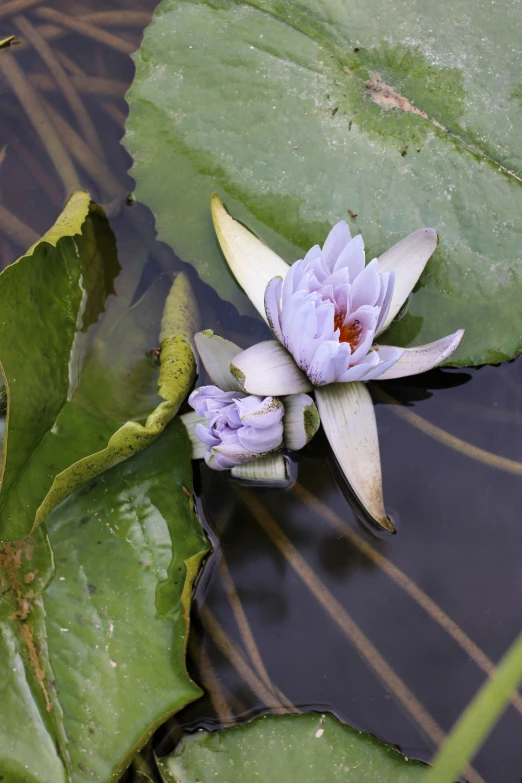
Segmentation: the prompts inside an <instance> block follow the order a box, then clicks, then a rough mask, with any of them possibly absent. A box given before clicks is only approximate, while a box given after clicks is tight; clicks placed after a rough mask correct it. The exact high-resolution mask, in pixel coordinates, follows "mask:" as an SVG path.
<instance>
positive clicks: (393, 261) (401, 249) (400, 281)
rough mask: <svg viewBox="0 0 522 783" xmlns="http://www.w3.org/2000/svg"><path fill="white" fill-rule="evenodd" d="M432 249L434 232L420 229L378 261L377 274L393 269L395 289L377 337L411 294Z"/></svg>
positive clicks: (433, 246)
mask: <svg viewBox="0 0 522 783" xmlns="http://www.w3.org/2000/svg"><path fill="white" fill-rule="evenodd" d="M436 247H437V232H436V231H435V229H434V228H420V229H419V230H418V231H414V232H413V234H410V235H409V236H407V237H406V238H405V239H401V241H400V242H397V244H396V245H394V246H393V247H391V248H390V249H389V250H387V251H386V253H383V254H382V256H380V258H379V259H378V261H379V272H391V270H392V269H395V287H394V289H393V296H392V299H391V304H390V309H389V310H388V315H387V316H386V318H385V320H384V321H383V323H382V324H381V326H380V328H379V334H380V333H381V332H384V330H385V329H387V328H388V326H389V325H390V324H391V322H392V321H393V319H394V318H395V316H396V315H397V313H398V312H399V310H400V309H401V307H402V306H403V304H404V302H405V301H406V299H407V298H408V297H409V295H410V294H411V292H412V290H413V287H414V286H415V284H416V282H417V280H418V279H419V277H420V276H421V274H422V272H423V270H424V267H425V266H426V264H427V263H428V261H429V259H430V257H431V255H432V254H433V253H434V251H435V249H436Z"/></svg>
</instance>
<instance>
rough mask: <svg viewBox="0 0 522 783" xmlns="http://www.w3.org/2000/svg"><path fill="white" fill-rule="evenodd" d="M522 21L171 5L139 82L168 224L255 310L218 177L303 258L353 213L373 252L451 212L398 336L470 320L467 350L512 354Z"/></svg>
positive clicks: (292, 2) (519, 207)
mask: <svg viewBox="0 0 522 783" xmlns="http://www.w3.org/2000/svg"><path fill="white" fill-rule="evenodd" d="M517 22H518V18H517V16H516V11H515V10H514V8H513V7H511V6H509V5H504V6H502V8H497V6H492V5H484V6H480V7H477V5H476V4H474V3H472V2H471V0H465V2H464V3H463V4H459V6H458V7H455V5H454V4H450V3H449V1H448V0H445V2H443V3H442V4H441V3H435V4H434V3H432V4H431V5H424V6H423V9H422V14H421V15H419V13H418V9H417V8H416V7H414V6H411V7H409V8H406V7H405V6H404V4H403V3H401V2H399V0H392V1H391V2H389V3H386V4H385V5H383V4H382V3H381V2H378V0H370V3H369V4H367V3H365V4H364V6H360V5H358V4H356V3H355V4H354V3H335V2H333V0H326V2H319V1H318V0H289V1H288V2H285V3H280V2H276V0H252V2H248V3H245V2H240V1H239V0H220V2H218V3H217V4H209V3H206V2H202V0H188V2H187V0H183V1H182V0H163V2H162V3H161V4H160V5H159V7H158V9H157V10H156V15H155V21H154V23H153V24H152V25H151V26H150V27H149V28H148V30H147V31H146V32H145V38H144V42H143V44H142V47H141V49H140V51H139V52H138V54H137V55H136V56H135V61H136V67H137V74H136V79H135V82H134V84H133V86H132V88H131V90H130V92H129V94H128V100H129V103H130V117H129V120H128V124H127V135H126V139H125V144H126V146H127V149H128V150H129V151H130V152H131V154H132V155H133V157H134V168H133V172H132V173H133V176H134V177H135V179H136V182H137V191H136V194H137V197H138V198H139V199H141V200H142V201H144V202H145V203H147V204H148V205H149V206H150V207H151V209H152V210H153V211H154V213H155V215H156V219H157V226H158V231H159V235H160V238H161V239H163V240H166V241H167V242H169V243H170V244H171V245H172V246H173V248H174V249H175V250H176V252H177V253H178V254H179V255H180V257H181V258H183V259H184V260H186V261H189V262H191V263H192V264H193V265H194V266H195V267H196V268H197V269H198V271H199V273H200V275H201V277H202V278H203V279H204V280H205V281H206V282H208V283H210V284H211V285H212V286H214V287H215V289H216V290H217V291H218V293H219V294H220V295H221V296H222V297H223V298H225V299H229V300H230V301H233V302H234V303H235V304H236V305H238V306H239V307H240V309H242V310H243V311H246V308H247V307H248V303H247V301H246V298H245V297H244V295H243V294H242V292H241V291H240V288H239V286H238V285H237V284H236V283H235V281H234V280H233V278H232V276H231V275H230V274H229V273H227V272H226V271H225V264H224V260H223V257H222V255H221V252H220V250H219V247H218V243H217V240H216V237H215V234H214V229H213V226H212V222H211V217H210V210H209V201H210V197H211V194H212V193H213V192H217V193H219V194H220V195H221V197H222V198H223V200H224V201H225V205H226V207H227V208H228V210H229V212H230V214H231V215H233V216H234V217H236V218H237V219H238V220H240V221H242V222H243V223H244V224H245V225H246V226H247V227H248V228H249V229H250V230H251V231H253V232H254V233H255V234H257V236H259V238H260V239H261V240H263V242H265V243H266V245H267V246H268V247H269V248H271V249H272V250H273V251H275V252H276V253H277V254H278V255H280V256H282V258H284V259H285V260H286V261H289V262H291V261H294V260H296V259H297V258H300V257H302V253H303V251H306V250H307V249H308V248H310V247H311V246H312V245H313V244H314V243H316V242H318V243H322V242H323V241H324V239H325V237H326V235H327V233H328V230H329V229H330V227H331V226H332V225H333V224H334V223H335V222H336V221H338V220H340V219H347V220H349V222H350V227H351V229H352V233H362V235H363V237H364V240H365V242H366V246H367V256H368V257H369V258H372V257H374V256H379V255H380V254H382V253H384V252H385V251H386V250H387V249H388V248H389V247H391V246H392V245H393V244H395V243H396V242H397V241H399V240H401V239H402V238H403V237H405V236H406V235H408V234H410V233H411V232H413V231H416V230H418V229H421V228H423V227H424V226H429V227H432V228H434V229H436V230H437V232H438V234H439V238H440V244H439V247H438V249H437V251H436V252H435V255H434V257H433V258H432V260H431V261H430V262H429V264H428V267H427V269H426V271H425V273H424V274H423V276H422V277H421V280H420V282H419V285H418V287H417V291H416V292H415V293H414V294H413V296H412V297H411V298H410V300H409V303H408V304H407V306H406V309H405V311H404V314H403V316H402V317H401V318H400V319H399V321H398V322H397V323H396V324H395V325H394V326H393V327H392V329H391V330H390V331H389V332H388V334H387V335H386V341H388V342H390V343H391V344H400V345H404V346H408V345H412V344H416V345H420V344H423V343H430V342H432V341H434V340H437V339H439V338H441V337H443V336H444V335H446V334H448V333H449V332H454V331H456V330H457V329H459V328H464V329H466V339H465V340H464V341H463V343H462V345H461V346H460V347H459V349H458V351H457V353H456V354H455V355H454V356H453V357H452V358H451V360H450V361H451V363H452V364H460V365H465V364H480V363H483V362H486V361H491V362H498V361H500V360H502V359H506V358H509V357H513V356H515V355H517V354H518V353H519V352H520V350H521V349H522V338H521V335H522V308H521V307H520V300H521V295H522V271H521V266H520V234H519V231H518V223H519V216H520V213H521V211H522V189H521V178H522V174H521V170H520V151H519V150H520V141H519V134H518V132H517V129H518V127H519V126H520V117H521V108H520V99H519V92H520V85H519V76H518V72H519V69H518V61H517V56H518V48H519V47H518V24H517ZM463 31H464V32H463ZM477 42H479V44H477ZM499 51H501V52H502V56H501V57H499V56H498V52H499ZM492 62H494V63H495V68H493V69H492V68H491V63H492ZM249 312H251V310H250V311H249Z"/></svg>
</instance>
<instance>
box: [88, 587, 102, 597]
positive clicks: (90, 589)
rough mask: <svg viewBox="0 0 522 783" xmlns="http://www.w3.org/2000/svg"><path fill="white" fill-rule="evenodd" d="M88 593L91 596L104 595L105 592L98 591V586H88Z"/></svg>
mask: <svg viewBox="0 0 522 783" xmlns="http://www.w3.org/2000/svg"><path fill="white" fill-rule="evenodd" d="M87 592H88V593H89V595H103V591H102V590H98V588H97V587H96V585H87Z"/></svg>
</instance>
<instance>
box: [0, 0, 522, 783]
mask: <svg viewBox="0 0 522 783" xmlns="http://www.w3.org/2000/svg"><path fill="white" fill-rule="evenodd" d="M155 5H156V3H155V2H154V1H153V0H148V1H145V0H141V1H140V2H138V1H136V2H134V3H131V2H129V1H128V0H125V1H123V0H122V2H111V3H108V2H105V3H104V2H87V1H85V2H77V3H70V2H65V0H64V2H61V3H60V2H58V1H57V0H56V1H55V2H50V3H47V4H46V5H45V7H44V5H43V3H36V4H35V5H32V6H31V7H28V8H27V9H26V10H24V9H21V10H20V9H18V11H17V16H13V15H7V16H6V15H4V16H1V15H0V38H3V37H4V36H6V35H9V34H11V33H12V32H16V33H17V34H18V39H19V40H20V41H21V42H22V43H21V44H20V45H19V46H17V47H15V48H12V49H11V51H10V52H0V111H1V117H2V122H1V123H0V149H1V148H3V147H4V145H5V156H4V159H3V162H2V164H1V165H0V174H1V176H0V260H1V263H2V265H3V266H5V265H6V264H8V263H10V262H12V261H13V260H14V259H15V258H17V257H18V256H19V255H21V253H22V252H23V251H24V250H25V249H26V248H27V247H28V246H29V245H30V244H32V242H33V241H34V239H35V237H36V235H39V234H41V233H43V232H44V231H45V230H46V229H47V228H48V227H49V226H50V225H51V224H52V223H53V222H54V220H55V219H56V217H57V215H58V214H59V212H60V211H61V208H62V206H63V203H64V200H65V197H66V195H67V185H66V184H65V183H64V176H65V175H64V173H63V171H62V173H61V175H60V174H59V173H58V172H57V169H56V166H55V164H54V163H53V161H52V160H51V158H50V156H49V154H48V152H47V151H46V148H45V140H44V137H45V136H46V133H47V132H48V131H47V130H46V128H47V125H46V123H45V118H47V122H50V123H51V125H52V127H54V128H55V129H58V131H59V136H60V139H61V141H62V143H63V146H64V149H65V153H66V157H69V158H70V160H71V161H72V165H73V169H75V170H76V174H77V178H78V184H80V185H81V186H83V187H85V188H87V189H88V190H89V191H90V193H91V195H92V197H93V199H95V200H97V201H99V202H100V203H102V204H103V205H104V207H105V208H106V210H107V212H108V214H109V216H110V218H111V225H112V228H113V230H114V232H115V235H116V239H117V243H118V250H119V257H120V263H121V264H122V266H123V267H124V268H126V266H127V265H128V264H130V263H131V260H132V262H133V263H136V258H138V259H140V264H139V265H138V267H139V269H140V270H141V271H140V275H141V283H140V285H139V287H138V290H137V293H136V295H139V293H140V292H141V291H142V290H143V289H144V288H145V287H146V286H147V285H148V284H150V282H151V281H152V280H153V279H154V278H155V277H156V276H157V275H158V274H159V273H160V272H161V271H162V270H164V269H169V270H177V269H180V268H184V265H183V264H182V262H180V261H179V260H178V259H176V258H175V256H174V255H173V253H172V252H171V251H170V249H169V248H167V247H166V246H165V245H163V244H161V243H158V242H156V241H155V230H154V219H153V216H152V215H151V213H150V212H149V211H148V210H147V209H146V208H145V207H143V206H142V205H139V204H133V205H130V204H129V203H127V200H126V196H127V195H128V194H129V193H131V192H132V189H133V182H132V180H131V179H130V177H129V176H128V174H127V170H128V168H129V167H130V165H131V160H130V158H129V156H128V155H127V154H126V152H125V151H124V150H123V147H122V146H121V144H120V139H121V136H122V134H123V124H124V120H125V115H126V113H127V106H126V103H125V101H124V94H125V90H126V88H127V87H128V85H129V84H130V82H131V80H132V76H133V65H132V61H131V59H130V57H129V55H128V54H127V53H126V52H125V51H124V50H126V49H127V50H129V51H130V50H131V49H132V48H133V47H136V46H137V45H138V44H139V40H140V37H141V33H142V28H143V26H144V25H145V23H146V20H147V18H148V17H147V14H150V13H151V12H152V9H153V7H154V6H155ZM49 9H50V10H51V13H49ZM53 10H54V11H58V12H59V13H65V14H67V15H70V16H71V15H74V16H80V17H83V18H84V21H85V20H87V21H88V22H89V24H90V25H91V27H93V28H94V32H93V31H92V29H91V31H90V34H89V35H84V34H79V33H75V32H72V31H70V30H69V28H67V27H66V26H64V24H63V21H64V20H63V19H61V20H60V19H58V18H57V17H55V18H52V12H53ZM0 11H1V6H0ZM116 13H117V14H118V15H117V16H116V15H115V14H116ZM93 14H96V15H95V16H92V15H93ZM85 15H89V16H87V17H86V16H85ZM57 20H58V21H59V22H60V24H58V22H57ZM28 22H29V25H30V27H28V24H27V23H28ZM53 27H54V30H53ZM35 29H36V32H37V34H38V36H40V37H41V36H43V37H44V38H45V40H48V42H49V45H50V46H51V47H52V51H53V53H54V56H55V57H56V58H57V59H58V61H59V63H60V64H61V67H62V68H63V69H64V71H65V73H66V74H67V75H68V79H69V81H70V82H71V83H72V84H73V86H74V88H75V90H76V93H77V95H78V96H79V100H80V102H81V104H82V105H83V107H84V109H85V113H86V115H87V116H88V117H89V118H90V119H91V122H92V127H93V128H94V130H95V134H94V136H93V135H92V133H90V132H89V128H88V125H87V124H86V123H85V119H84V118H83V120H82V117H83V115H82V113H81V112H78V110H77V108H76V110H74V109H72V108H71V104H70V102H68V101H67V99H66V98H65V97H64V93H63V90H62V88H61V87H60V86H59V83H58V82H57V81H55V80H54V78H55V77H53V76H52V75H51V71H50V70H49V64H48V62H46V61H45V59H44V58H43V55H42V52H43V50H42V49H41V48H40V49H38V47H37V49H38V51H37V49H35V48H34V44H32V43H30V42H29V41H28V38H27V35H28V30H29V35H30V34H31V30H33V31H34V30H35ZM57 30H58V31H59V32H58V33H57V32H56V31H57ZM96 30H102V31H105V32H110V33H112V35H113V36H114V37H115V39H117V40H116V41H113V42H112V44H111V45H109V44H108V43H107V39H106V37H105V38H103V40H101V39H100V36H99V35H98V38H97V37H96V35H97V33H96ZM46 36H47V37H46ZM93 36H94V37H93ZM34 40H37V39H35V38H34V35H33V41H34ZM118 41H119V43H118ZM7 59H9V60H10V61H14V63H15V68H16V71H17V72H18V71H20V70H21V73H22V77H23V78H22V85H23V86H22V93H21V92H20V87H19V86H18V88H16V87H14V86H13V85H14V82H13V78H14V79H15V82H16V73H15V76H14V77H13V67H12V66H10V65H7V67H6V66H5V62H6V60H7ZM17 83H18V84H19V83H20V79H18V82H17ZM16 92H17V94H16V95H15V93H16ZM24 102H25V108H24ZM75 105H76V107H77V104H75ZM31 106H33V107H34V106H36V109H35V110H34V111H31V110H30V108H28V107H31ZM49 107H50V108H49ZM42 112H43V115H44V122H43V125H42V121H41V117H42ZM56 113H58V117H57V116H56ZM64 122H65V124H64ZM78 139H79V140H80V142H78ZM98 145H99V147H98ZM65 179H66V177H65ZM318 239H319V238H318ZM187 271H188V273H189V274H190V277H191V280H192V282H193V284H194V287H195V289H196V292H197V295H198V298H199V301H200V305H201V311H202V315H203V320H204V326H205V327H212V328H214V329H215V330H216V331H218V332H219V333H220V334H222V335H224V336H227V337H229V338H230V339H233V340H235V341H236V342H238V343H239V344H241V345H244V346H247V345H249V344H251V343H252V342H254V341H255V340H258V339H263V338H264V337H266V336H267V329H266V327H265V326H264V325H263V324H262V323H261V322H260V320H259V319H257V318H253V317H252V318H247V317H244V318H239V316H238V315H237V313H236V311H235V310H234V308H233V307H231V306H230V305H228V304H226V303H223V302H220V301H219V300H218V298H217V297H216V295H215V294H214V293H213V292H212V291H211V290H210V289H209V288H208V287H207V286H206V285H204V284H202V283H201V282H200V281H199V280H198V278H197V275H196V273H195V272H194V271H193V270H192V268H191V267H187ZM372 392H373V393H374V394H375V400H376V403H377V418H378V426H379V436H380V444H381V456H382V466H383V479H384V493H385V501H386V505H387V508H388V510H389V512H390V513H391V514H392V516H393V518H394V521H395V523H396V526H397V530H398V533H397V535H395V536H390V535H380V534H377V533H376V532H375V531H372V530H371V529H369V528H368V527H366V526H365V525H364V524H362V523H361V522H360V521H359V519H358V518H357V516H356V514H355V513H354V511H353V510H352V506H351V502H350V501H351V499H350V497H349V492H348V491H347V489H346V487H345V486H344V484H343V480H342V478H341V476H340V474H339V472H338V470H337V468H336V466H335V463H334V461H333V458H332V456H331V454H330V451H329V447H328V444H327V443H326V440H325V438H324V437H323V436H322V435H318V436H317V437H316V439H315V440H314V442H313V443H312V444H311V445H309V446H308V447H307V448H306V449H305V450H304V451H303V452H301V453H300V454H299V455H298V482H297V484H296V485H295V486H294V487H293V488H292V489H290V490H286V491H282V490H267V489H263V490H261V489H258V488H248V487H244V486H240V485H238V484H237V483H234V482H233V481H231V480H230V479H228V478H227V477H225V476H223V475H222V474H218V473H215V472H213V471H210V470H208V469H207V468H206V467H205V466H204V465H203V466H201V465H199V466H197V468H196V487H197V491H198V498H199V499H198V503H199V510H200V513H201V516H202V518H203V519H204V521H205V524H206V525H207V526H208V528H209V531H210V535H211V537H212V540H213V543H214V547H215V551H214V554H213V555H212V556H211V557H210V558H209V560H208V561H207V564H206V567H205V569H204V572H203V573H202V575H201V577H200V580H199V583H198V587H197V591H196V602H195V609H194V623H193V632H192V634H191V642H190V656H191V663H190V665H191V671H192V672H193V676H194V678H195V679H197V680H198V681H200V682H202V684H203V685H204V686H205V687H206V689H207V695H206V696H205V697H204V698H203V699H201V700H200V701H199V702H196V703H194V704H193V705H190V706H189V707H187V708H186V709H185V710H183V711H182V713H180V714H179V715H178V716H177V718H176V719H175V720H173V721H171V722H170V723H169V724H168V725H167V726H166V727H163V728H162V729H160V731H159V732H158V733H157V735H156V738H155V741H154V742H155V747H156V750H157V751H158V753H159V754H160V755H161V754H164V753H167V752H169V751H170V750H171V749H172V748H173V746H174V743H175V742H176V740H177V738H178V737H179V734H180V731H181V728H184V729H187V730H194V729H195V728H198V727H201V726H204V727H208V728H211V729H215V728H217V727H219V726H221V725H223V723H227V722H230V721H234V720H237V719H242V720H245V719H248V718H250V717H252V716H253V715H255V714H256V713H258V712H261V711H264V710H266V709H267V708H271V709H276V710H279V711H285V710H295V711H298V710H304V709H314V708H317V709H320V710H329V711H332V712H333V713H335V714H336V715H338V716H339V717H340V718H341V719H342V720H344V721H346V722H348V723H350V724H352V725H354V726H357V727H358V728H360V729H364V730H366V731H370V732H371V733H372V734H375V735H376V736H378V737H380V738H382V739H384V740H386V741H388V742H391V743H394V744H397V745H399V746H400V747H401V748H402V749H403V750H404V752H405V753H406V755H409V756H415V757H418V758H422V759H429V758H430V757H431V754H432V752H433V748H434V743H433V737H434V728H433V727H434V725H435V729H437V727H438V728H440V730H441V731H443V732H448V731H449V730H450V728H451V726H452V723H453V722H454V721H455V719H456V718H457V717H458V715H459V714H460V712H461V711H462V710H463V708H464V707H465V706H466V705H467V703H468V702H469V700H470V699H471V698H472V696H473V695H474V693H475V692H476V690H477V688H478V687H479V686H480V685H481V683H482V682H483V681H484V678H485V676H486V671H487V669H488V667H489V666H491V665H494V664H495V663H497V662H498V660H499V658H500V657H501V656H502V654H503V653H504V652H505V650H506V649H507V647H508V646H509V645H510V643H511V642H512V641H513V640H514V639H515V637H516V636H517V634H518V632H519V631H520V628H521V625H522V572H521V568H520V553H521V552H522V518H521V514H520V498H521V495H522V363H521V362H520V361H517V362H511V363H507V364H504V365H502V366H501V367H483V368H479V369H474V370H465V371H463V370H458V371H457V370H444V371H436V372H433V373H430V374H427V375H425V376H421V377H418V378H413V379H406V380H405V381H395V382H390V383H387V384H381V385H379V384H374V388H373V389H372ZM386 395H387V396H386ZM391 398H392V399H393V400H395V402H396V403H400V405H397V404H392V402H391ZM452 438H453V440H452ZM473 447H475V450H473ZM477 449H478V451H477ZM496 457H501V458H503V459H501V460H498V459H496ZM180 727H181V728H180ZM521 732H522V699H521V700H520V701H516V700H515V704H513V705H512V706H511V707H510V708H509V709H508V710H507V712H506V714H505V715H504V717H503V718H502V720H501V721H500V723H499V725H498V727H497V728H496V729H495V731H494V733H493V734H492V736H491V737H490V738H489V740H488V741H487V743H486V745H485V746H484V748H483V749H482V751H481V752H480V754H479V756H478V758H477V759H476V762H475V769H476V770H477V772H478V773H479V774H480V775H481V776H482V778H483V779H484V780H485V781H488V783H518V781H520V780H521V779H522V750H521V747H520V741H519V737H520V735H521ZM435 733H436V731H435Z"/></svg>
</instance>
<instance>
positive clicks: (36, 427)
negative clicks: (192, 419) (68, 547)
mask: <svg viewBox="0 0 522 783" xmlns="http://www.w3.org/2000/svg"><path fill="white" fill-rule="evenodd" d="M89 201H90V199H89V196H88V195H87V194H86V193H77V194H75V195H74V196H73V197H72V198H71V199H70V201H69V202H68V204H67V206H66V208H65V210H64V212H63V214H62V215H61V217H60V218H59V219H58V221H57V223H56V224H55V226H54V227H53V228H52V229H51V230H50V231H49V232H48V233H47V234H46V235H45V236H44V237H43V239H42V240H41V241H40V242H38V243H37V244H36V245H35V246H34V247H33V248H32V249H31V250H30V251H29V252H28V254H27V255H26V256H24V257H23V258H21V259H19V261H17V262H16V263H15V264H13V265H11V266H9V267H7V268H6V269H5V270H4V271H3V272H2V274H1V275H0V310H1V312H2V316H3V319H4V320H3V323H2V329H1V330H0V361H1V363H2V369H3V374H4V377H5V381H6V388H7V392H8V413H7V432H6V437H5V443H4V452H3V468H4V470H3V483H2V489H1V491H0V538H2V539H4V540H15V539H18V538H21V537H22V536H24V535H27V534H28V533H30V532H31V531H32V530H34V529H35V528H36V527H37V526H38V525H39V524H40V523H41V522H42V521H43V520H44V519H45V517H46V515H47V514H48V513H49V511H51V509H52V508H53V507H54V506H56V505H57V504H58V503H59V502H60V501H61V500H63V499H64V498H65V497H66V496H67V494H69V492H71V491H72V490H73V489H74V488H75V487H77V486H78V485H79V484H81V483H82V482H83V481H86V480H88V479H89V478H90V477H91V476H93V475H96V474H97V473H100V472H101V471H103V470H106V469H107V468H109V467H111V466H112V465H114V464H116V463H117V462H120V461H121V460H123V459H125V458H126V457H128V456H130V455H131V454H133V453H135V452H136V451H138V450H139V449H141V448H144V446H146V445H147V444H148V443H150V442H151V441H152V440H153V439H154V438H155V437H157V436H158V435H159V433H160V432H161V431H162V430H163V428H164V427H165V425H166V424H167V423H168V422H169V421H170V419H171V418H172V417H173V416H174V415H175V413H176V412H177V410H178V408H179V405H180V404H181V402H182V400H183V399H184V397H185V396H186V394H187V393H188V391H189V389H190V386H191V384H192V382H193V379H194V375H195V360H194V356H193V353H192V349H191V347H190V345H189V343H188V341H187V339H186V336H185V337H184V336H182V335H180V334H179V333H173V332H172V333H170V332H169V325H172V324H174V325H176V321H175V319H172V318H169V312H170V311H171V310H172V309H177V308H178V306H179V305H180V303H182V302H184V301H185V298H186V296H187V283H186V279H185V278H184V277H182V276H181V275H178V277H177V278H176V281H175V282H174V285H173V286H172V291H171V293H170V294H169V289H170V287H171V278H170V276H163V277H162V278H159V279H158V280H157V281H156V282H155V283H154V284H153V285H152V286H151V287H150V289H149V290H148V291H147V292H146V293H145V294H144V295H143V297H142V298H141V299H140V300H139V301H138V302H136V304H134V305H133V307H131V308H130V309H127V308H128V304H129V302H128V301H127V300H126V299H125V297H122V299H120V298H119V297H115V296H114V295H113V294H114V278H115V277H116V276H117V274H118V272H119V269H120V267H119V264H118V259H117V255H116V246H115V242H114V237H113V235H112V232H111V230H110V228H109V225H108V223H107V220H106V218H105V216H104V215H103V213H101V210H100V209H99V207H96V206H94V205H91V207H89ZM137 282H138V281H136V285H137ZM167 295H168V299H167ZM166 300H167V304H166V305H165V313H164V324H163V327H164V328H163V332H162V334H161V337H162V338H163V339H162V340H161V344H160V330H161V326H160V319H161V313H162V311H163V309H164V304H165V301H166ZM176 303H177V304H176ZM180 312H181V309H180ZM177 328H179V329H181V326H179V324H178V325H177ZM156 349H157V350H156ZM155 351H156V353H158V354H159V357H158V359H154V356H153V354H154V352H155Z"/></svg>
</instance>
